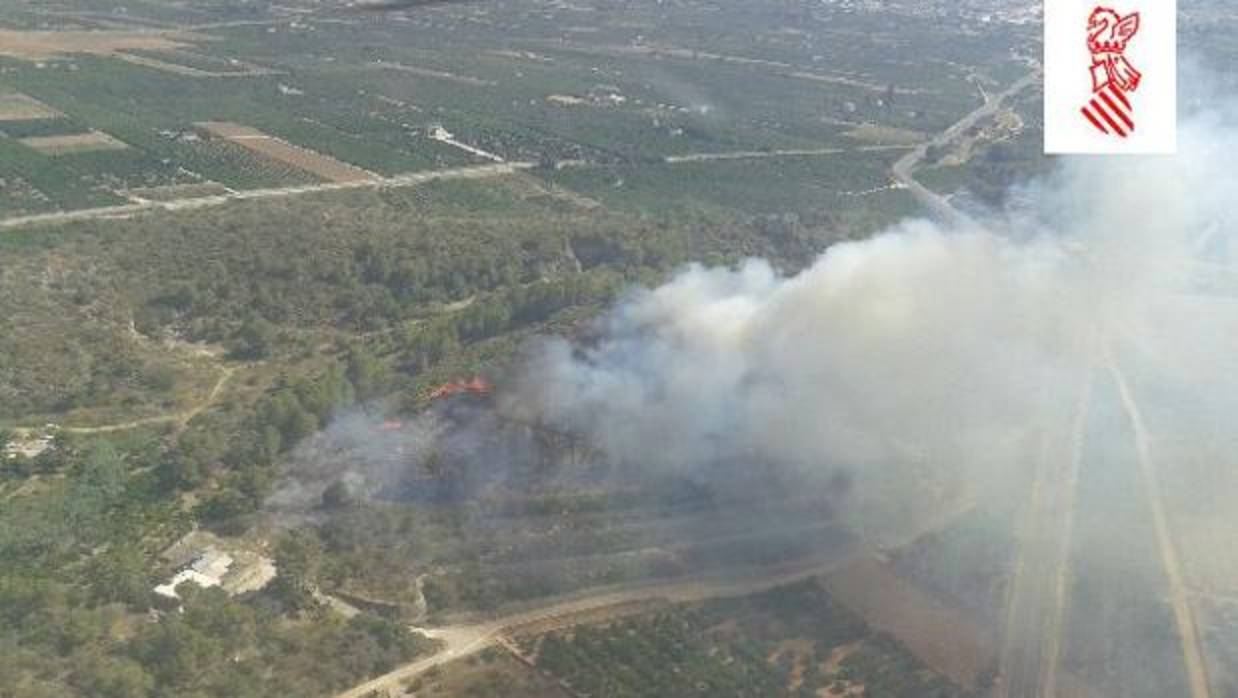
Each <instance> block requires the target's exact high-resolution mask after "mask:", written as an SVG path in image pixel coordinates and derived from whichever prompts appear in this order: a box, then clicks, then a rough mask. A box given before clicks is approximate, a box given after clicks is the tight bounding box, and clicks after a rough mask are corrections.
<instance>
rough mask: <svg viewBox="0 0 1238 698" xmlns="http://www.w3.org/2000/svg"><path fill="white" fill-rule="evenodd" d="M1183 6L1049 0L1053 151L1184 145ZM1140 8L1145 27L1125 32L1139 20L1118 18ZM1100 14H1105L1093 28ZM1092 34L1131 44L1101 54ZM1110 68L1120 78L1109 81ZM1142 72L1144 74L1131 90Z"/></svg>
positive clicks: (1151, 0) (1153, 0)
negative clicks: (1180, 46) (1180, 62)
mask: <svg viewBox="0 0 1238 698" xmlns="http://www.w3.org/2000/svg"><path fill="white" fill-rule="evenodd" d="M1098 10H1099V12H1098ZM1177 10H1178V8H1177V1H1176V0H1116V1H1115V2H1098V1H1097V0H1045V15H1044V20H1045V47H1044V48H1045V56H1044V58H1045V60H1044V67H1045V102H1044V104H1045V114H1044V120H1045V152H1046V153H1050V154H1066V153H1082V154H1097V155H1105V154H1131V155H1134V154H1171V153H1174V152H1176V151H1177V148H1178V13H1177ZM1135 13H1138V20H1137V22H1138V29H1137V30H1136V31H1135V33H1134V35H1133V36H1130V37H1129V38H1128V39H1124V38H1123V36H1124V35H1125V34H1127V33H1129V30H1130V27H1131V24H1132V23H1131V22H1124V23H1121V24H1122V26H1121V27H1117V26H1114V25H1115V24H1117V23H1118V22H1115V21H1111V20H1115V19H1116V20H1124V19H1127V18H1129V17H1131V15H1133V14H1135ZM1093 19H1095V20H1098V21H1096V23H1095V24H1093V26H1092V27H1091V29H1089V20H1093ZM1090 34H1091V35H1094V36H1095V38H1094V40H1093V45H1096V44H1101V43H1104V44H1107V46H1106V47H1105V48H1113V47H1114V45H1115V44H1118V45H1120V44H1122V43H1125V47H1124V48H1122V49H1121V50H1120V51H1115V50H1102V51H1100V52H1098V53H1096V54H1094V53H1093V51H1092V50H1091V48H1090V47H1089V35H1090ZM1123 63H1125V65H1123ZM1107 67H1112V68H1113V70H1112V71H1111V70H1108V69H1107ZM1132 68H1133V70H1132ZM1094 74H1096V75H1097V76H1099V77H1098V79H1094V78H1093V75H1094ZM1110 74H1116V75H1117V76H1118V80H1117V82H1116V83H1114V84H1110V85H1107V86H1106V85H1104V84H1103V83H1104V82H1105V80H1106V75H1110ZM1135 74H1137V75H1138V81H1137V84H1135V85H1134V87H1133V89H1130V86H1129V80H1130V78H1131V76H1133V75H1135ZM1098 83H1100V84H1099V85H1098ZM1124 83H1125V84H1124ZM1124 86H1125V87H1126V89H1123V87H1124ZM1097 88H1099V89H1097ZM1085 111H1086V113H1085Z"/></svg>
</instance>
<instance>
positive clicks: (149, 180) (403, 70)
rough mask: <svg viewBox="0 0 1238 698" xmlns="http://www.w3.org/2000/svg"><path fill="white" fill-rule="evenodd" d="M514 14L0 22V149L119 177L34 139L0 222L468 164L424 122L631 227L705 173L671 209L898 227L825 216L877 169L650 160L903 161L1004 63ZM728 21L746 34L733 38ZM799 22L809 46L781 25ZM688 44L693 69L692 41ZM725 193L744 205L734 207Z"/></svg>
mask: <svg viewBox="0 0 1238 698" xmlns="http://www.w3.org/2000/svg"><path fill="white" fill-rule="evenodd" d="M531 10H532V8H530V7H526V6H525V3H515V4H513V5H510V6H507V5H501V6H489V5H469V4H461V5H455V4H450V5H447V4H445V5H443V6H440V7H435V8H427V9H425V10H424V11H419V12H415V13H414V12H408V13H403V12H400V13H393V14H392V15H391V16H390V17H385V16H383V15H381V14H379V15H374V14H366V13H358V12H348V11H346V10H343V9H335V8H329V7H324V6H322V5H320V4H316V3H308V2H303V3H291V4H290V5H288V6H281V7H272V8H269V9H257V8H254V9H246V10H240V9H236V8H234V7H232V6H231V5H229V4H228V3H206V4H195V5H194V6H193V7H192V8H190V7H187V6H184V5H181V4H174V3H167V4H163V3H158V2H152V3H146V4H144V5H143V6H142V7H141V8H127V9H126V10H123V11H122V10H121V9H120V6H119V5H118V4H115V3H104V4H102V5H100V4H98V3H95V4H91V5H89V6H87V4H86V3H80V2H74V1H68V2H64V3H61V4H60V5H59V6H58V8H57V9H56V10H54V11H51V10H49V11H47V12H45V13H44V12H40V10H39V9H37V8H22V9H7V10H0V31H3V32H6V33H5V34H4V37H5V39H4V41H0V45H3V46H5V47H6V48H5V50H4V51H0V95H3V96H2V97H0V123H2V124H5V125H8V126H10V128H8V129H2V128H0V132H3V133H5V134H6V135H7V136H9V137H10V138H12V139H16V140H19V141H20V140H23V139H43V138H50V137H63V136H68V135H70V134H73V133H95V132H101V133H106V134H108V135H109V136H110V137H112V138H114V139H116V140H117V141H119V142H122V143H124V144H126V145H127V146H128V150H130V151H132V152H131V154H130V158H129V159H128V161H127V162H126V163H125V164H124V165H119V164H116V163H112V162H109V161H107V160H105V159H101V160H99V161H90V162H86V161H82V162H80V163H77V164H75V165H74V166H72V167H69V166H64V165H55V166H54V165H53V164H49V163H46V162H44V161H42V160H40V159H39V158H38V157H36V156H37V155H39V154H41V153H39V151H38V148H39V147H43V148H44V149H46V147H47V146H46V144H47V143H55V142H56V141H50V142H47V141H42V140H35V141H29V140H27V141H26V142H25V143H23V142H17V143H6V144H4V145H5V147H6V148H7V149H8V150H10V151H14V157H13V158H10V159H11V160H13V162H12V163H10V165H9V169H11V170H12V171H11V172H10V173H7V174H8V177H6V178H5V182H6V185H5V187H4V189H5V190H6V191H3V192H0V202H13V203H4V208H2V209H0V217H2V216H5V215H22V214H26V213H29V212H31V211H45V210H75V209H83V208H92V207H97V206H106V205H110V204H115V203H119V202H122V201H124V197H125V191H126V190H129V189H137V188H151V187H160V186H179V185H186V184H212V183H217V184H218V185H222V186H226V187H229V188H232V189H236V190H244V189H255V188H258V189H267V188H279V187H291V186H300V185H304V184H310V183H320V182H324V181H346V180H347V181H351V180H352V179H353V178H354V176H357V173H358V172H359V171H365V172H370V173H374V175H375V176H377V177H389V176H395V175H401V174H405V173H408V172H416V171H426V170H436V169H445V168H453V167H461V166H468V165H474V164H480V163H481V162H484V160H482V159H479V158H478V157H476V155H474V154H473V153H470V152H468V151H467V150H465V149H461V148H454V147H452V146H451V145H449V144H447V143H443V142H440V141H438V140H435V139H433V138H430V137H429V136H430V134H431V133H432V132H433V131H434V129H435V128H437V127H440V126H442V127H445V128H446V129H447V130H448V131H450V132H451V133H452V134H454V135H455V137H456V139H457V140H458V141H460V142H461V143H463V144H466V145H467V146H468V147H469V148H476V149H479V150H480V151H483V152H488V153H493V154H495V155H496V156H498V157H501V158H503V159H505V160H510V161H517V162H540V163H573V168H578V169H590V168H592V167H594V166H599V165H600V166H604V167H618V168H620V169H621V171H620V173H619V176H618V177H612V176H611V175H612V174H613V173H611V172H608V171H606V170H603V171H600V172H596V173H590V172H580V173H578V174H579V176H580V177H581V178H582V181H580V182H579V184H580V185H581V186H582V188H584V189H586V191H582V192H581V193H582V194H584V195H586V196H589V197H592V198H597V197H596V196H595V192H594V191H593V190H595V189H598V188H600V187H605V186H608V184H609V183H610V182H613V181H614V180H615V179H617V178H621V179H623V180H624V181H627V182H632V183H633V184H632V186H633V188H634V191H632V192H631V193H623V192H621V196H620V197H619V198H621V199H626V200H628V201H632V200H635V201H637V202H639V204H640V206H641V207H644V208H658V209H662V210H666V209H668V208H672V207H675V206H679V205H681V204H682V203H684V202H683V201H682V198H681V197H680V196H678V195H676V194H675V192H668V193H669V194H670V197H669V199H667V198H665V197H660V196H658V194H659V191H658V189H659V188H660V187H661V185H662V182H663V181H664V180H665V179H666V178H667V177H672V178H676V179H678V178H680V177H683V178H684V179H685V180H686V181H692V180H695V179H698V178H701V177H713V176H714V175H715V174H716V175H717V179H718V180H719V181H720V182H721V184H720V185H719V187H718V188H717V191H716V192H714V193H713V194H712V195H706V193H705V192H702V196H701V197H697V196H693V197H692V198H693V199H694V201H692V202H690V204H691V205H696V203H698V201H697V200H699V199H701V198H704V199H705V203H710V202H709V199H713V200H725V201H731V202H738V203H743V204H746V203H749V202H755V203H758V204H759V205H760V208H761V210H762V211H770V212H783V210H785V209H787V208H788V207H793V208H803V207H804V204H802V203H800V202H799V201H798V199H803V198H804V197H813V198H815V199H816V200H817V202H818V203H817V207H819V208H831V209H858V210H869V209H873V208H885V209H889V210H894V211H898V212H899V213H902V212H905V211H907V210H909V209H910V204H909V202H907V201H905V200H902V199H901V198H900V197H898V196H895V195H894V194H893V193H891V192H886V191H876V192H874V193H872V194H871V196H872V197H873V199H874V201H840V200H838V199H837V197H838V196H847V195H849V194H854V193H857V192H869V191H870V190H878V189H880V188H881V187H883V186H885V185H886V184H887V183H888V182H887V181H885V179H884V176H883V174H882V172H883V171H884V170H885V169H886V168H887V167H888V165H889V163H890V162H891V158H890V157H888V155H889V154H888V153H882V152H871V153H870V152H856V153H854V154H851V155H847V156H842V157H839V158H837V159H835V160H834V161H832V162H829V161H826V159H824V158H823V162H822V163H821V164H820V166H812V167H811V168H810V169H812V170H813V172H812V174H813V175H814V176H815V177H816V178H817V179H818V181H819V184H818V186H817V187H816V188H811V189H807V190H805V189H795V188H792V189H791V190H789V191H784V190H785V189H787V187H785V186H784V185H783V184H782V183H780V182H779V181H778V180H777V179H773V180H770V179H768V178H766V177H765V176H764V173H765V172H766V170H765V169H763V168H760V167H754V168H753V169H752V170H751V172H750V173H749V174H747V175H746V176H741V175H742V173H741V172H736V173H729V172H727V168H726V167H725V163H724V164H722V165H719V167H718V172H716V173H715V172H714V171H713V168H712V165H713V163H709V165H710V166H709V167H699V168H697V167H695V166H694V167H690V168H688V171H686V172H684V173H683V174H682V175H681V174H680V173H673V174H665V173H662V172H660V171H659V169H658V168H659V166H660V163H662V162H663V160H664V159H665V158H666V157H668V156H694V155H700V154H711V153H727V152H732V153H735V152H771V151H780V150H807V149H820V148H839V149H843V150H855V149H858V148H860V147H862V146H873V145H878V146H880V145H889V146H900V145H903V146H906V145H913V144H914V143H916V142H917V141H918V140H919V139H920V138H922V137H923V135H924V134H932V133H935V132H937V131H939V130H941V129H943V128H945V126H947V125H948V124H950V123H951V122H953V121H954V120H956V119H957V118H959V117H960V116H961V115H962V114H964V113H966V112H967V111H969V110H970V109H973V108H975V107H976V106H977V105H978V104H980V100H981V95H982V93H983V92H982V91H983V89H989V90H996V89H998V88H1000V87H1001V86H1002V85H1004V84H1008V83H1009V82H1010V81H1011V80H1013V79H1014V78H1016V77H1018V76H1019V75H1020V74H1021V72H1022V68H1023V66H1024V65H1025V62H1024V61H1023V59H1021V58H1018V57H1017V56H1013V55H1011V53H1010V51H1009V50H1008V46H1009V42H1008V40H1006V41H1001V42H999V41H996V40H994V39H993V38H992V37H985V36H983V35H976V36H968V37H967V38H966V39H965V40H962V41H941V40H940V39H935V38H932V37H934V36H936V32H935V31H933V30H932V28H931V22H932V20H930V19H928V18H921V19H916V20H914V21H915V22H918V23H920V24H922V25H923V26H921V27H920V28H919V29H917V30H915V31H905V30H900V31H899V32H897V34H895V33H892V32H890V31H888V29H886V28H882V27H879V26H874V25H873V24H872V22H871V21H870V19H868V18H866V17H865V16H862V15H853V14H849V13H840V12H836V11H834V10H831V9H827V8H822V9H820V10H817V11H814V12H811V13H808V14H803V13H796V12H792V11H790V10H788V11H786V12H779V11H775V12H761V13H754V12H750V11H749V10H745V9H743V8H727V9H726V10H725V11H724V12H722V13H711V15H712V16H710V17H709V19H707V20H706V21H707V22H712V23H716V26H715V27H714V28H712V29H710V28H708V27H702V28H690V26H691V25H692V24H693V23H696V22H698V21H699V20H700V18H701V15H700V14H699V13H698V12H695V11H694V10H693V9H691V8H684V9H682V10H679V9H671V8H666V7H662V6H660V5H659V6H657V7H656V9H654V6H653V5H650V7H640V6H636V7H633V8H630V10H628V11H625V13H624V17H623V20H622V21H619V20H618V18H616V17H615V16H613V15H612V14H611V13H609V12H606V11H589V12H585V11H581V10H579V9H567V8H543V7H540V6H539V7H538V8H537V11H531ZM388 20H390V21H388ZM907 21H913V20H907ZM32 24H33V25H37V26H38V29H32V28H31V26H32ZM749 24H750V25H751V26H752V27H753V30H754V31H753V33H751V34H740V33H735V31H734V27H735V26H745V25H749ZM805 24H807V25H808V26H809V27H810V28H811V32H808V31H806V30H791V29H790V27H792V26H796V25H805ZM1019 31H1022V30H1019ZM906 37H914V38H911V39H908V38H906ZM1025 38H1026V39H1028V40H1030V39H1031V35H1030V34H1028V36H1027V37H1025ZM874 39H877V40H879V41H884V42H893V43H906V42H908V41H910V42H912V43H914V44H917V45H916V46H915V47H914V49H915V50H916V51H918V52H919V53H920V54H921V55H924V56H926V59H925V60H924V61H922V62H919V63H917V64H916V65H908V64H902V63H895V62H892V61H890V60H889V59H888V58H885V56H886V55H888V54H889V53H890V52H889V51H888V50H885V49H883V50H880V51H878V50H874V49H872V48H865V46H867V44H866V43H865V42H869V41H872V40H874ZM706 40H707V42H708V45H709V49H708V50H705V49H704V48H702V47H701V46H698V45H695V44H698V43H704V42H706ZM736 85H743V89H742V90H736V89H735V86H736ZM6 105H7V106H6ZM36 120H46V121H48V122H49V123H48V124H46V125H38V124H36V123H35V122H36ZM10 122H13V123H10ZM201 122H234V123H238V124H244V125H246V126H248V127H251V128H254V129H257V130H259V131H261V132H263V133H265V134H268V135H270V136H271V137H272V140H271V141H265V142H262V143H261V144H260V145H261V147H257V145H258V144H257V143H254V144H250V147H248V148H244V149H234V148H230V147H224V146H230V145H233V144H234V143H227V144H222V145H221V144H218V143H205V144H204V143H202V142H200V141H197V140H195V135H196V134H195V133H194V126H193V125H194V124H196V123H201ZM10 131H11V133H10ZM62 142H65V141H62ZM277 144H278V145H277ZM30 145H34V146H37V147H35V148H31V147H30ZM308 153H317V154H318V155H319V156H320V157H313V156H308V155H307V154H308ZM306 157H310V159H311V160H314V161H316V162H317V163H318V165H313V164H312V163H311V162H309V161H302V160H305V158H306ZM290 160H291V161H293V162H294V164H293V165H289V164H288V162H289V161H290ZM327 162H331V163H332V164H330V165H329V166H326V164H325V163H327ZM646 165H648V167H649V168H650V171H649V172H644V171H642V170H643V168H644V167H645V166H646ZM109 166H110V167H112V168H113V169H112V170H110V171H109V170H108V167H109ZM786 166H787V167H791V168H794V169H797V170H798V169H803V168H802V166H800V165H797V164H794V163H792V164H788V165H786ZM307 167H308V170H307V169H306V168H307ZM323 167H326V169H323ZM354 168H355V169H354ZM732 169H735V168H732ZM144 170H149V172H146V171H144ZM629 170H632V171H629ZM693 170H700V171H699V172H696V171H693ZM869 170H872V171H873V172H872V174H871V175H870V174H869ZM169 172H175V173H177V175H176V176H169V175H168V173H169ZM797 174H798V172H797ZM569 176H570V175H565V181H564V182H563V183H562V184H563V185H564V186H567V187H568V188H570V185H571V184H572V182H570V181H567V179H566V178H567V177H569ZM643 180H648V184H647V185H645V184H643V183H642V182H643ZM728 180H734V181H728ZM8 182H12V184H7V183H8ZM10 189H11V190H12V191H8V190H10ZM745 189H747V190H752V192H753V195H752V196H751V197H748V196H745V197H742V198H739V199H737V198H736V193H737V192H739V191H741V190H745ZM170 191H173V190H170ZM769 195H773V196H772V198H768V199H764V200H763V198H762V197H764V196H769ZM832 197H833V198H832ZM624 203H627V202H626V201H625V202H624ZM870 204H875V205H870Z"/></svg>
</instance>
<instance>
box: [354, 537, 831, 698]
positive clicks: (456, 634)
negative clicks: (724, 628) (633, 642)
mask: <svg viewBox="0 0 1238 698" xmlns="http://www.w3.org/2000/svg"><path fill="white" fill-rule="evenodd" d="M852 559H854V558H853V556H843V557H840V558H839V559H837V560H830V561H827V562H818V563H816V564H812V565H806V566H802V567H787V568H784V569H772V570H768V571H766V572H765V573H763V574H760V575H754V576H749V577H746V578H744V577H741V578H733V579H722V578H701V579H696V580H678V581H673V582H662V583H649V584H641V585H636V586H632V587H629V588H626V589H615V590H613V591H604V592H598V593H595V594H592V595H588V596H584V597H581V598H577V599H571V600H566V601H561V602H558V603H552V604H550V605H547V606H543V607H540V608H535V609H530V610H527V611H521V612H518V613H513V614H511V615H507V616H504V617H502V618H498V619H495V620H492V621H486V622H481V623H474V624H460V625H450V626H444V627H441V628H414V629H415V630H418V631H420V632H422V633H423V634H425V635H427V636H428V637H431V638H434V639H436V640H439V641H440V642H441V643H442V647H441V648H440V649H439V651H438V652H436V653H435V654H433V655H431V656H429V657H423V658H421V659H418V660H417V661H414V662H411V663H409V664H405V665H404V666H402V667H399V668H397V669H395V670H394V671H391V672H389V673H387V674H384V675H382V676H379V677H377V678H374V679H371V680H369V681H366V682H365V683H362V684H360V685H357V686H355V687H353V688H351V689H349V690H347V691H344V692H343V693H339V694H337V695H336V697H335V698H368V696H370V695H371V693H372V692H377V695H383V691H388V690H390V691H392V695H400V694H399V693H396V692H395V691H398V690H399V688H400V686H401V685H403V684H404V683H405V682H407V681H410V680H412V679H413V678H414V677H416V676H419V675H421V674H423V673H425V672H427V671H429V670H430V669H432V668H434V667H436V666H439V665H441V664H444V663H446V662H449V661H451V660H453V659H459V658H460V657H465V656H468V655H470V654H473V653H475V652H478V651H480V650H482V649H485V648H486V647H489V646H490V645H492V644H494V643H495V642H497V641H498V639H499V637H500V636H501V635H502V634H503V633H505V632H509V631H511V630H514V629H517V628H519V627H521V626H525V625H529V624H532V623H540V622H544V621H548V620H556V621H561V622H570V620H571V617H572V616H576V615H583V614H587V613H592V612H596V611H598V610H600V609H605V608H608V607H611V606H621V605H627V604H632V603H636V602H641V601H654V600H664V601H667V602H670V603H690V602H693V601H704V600H707V599H716V598H725V597H731V596H745V595H748V594H755V593H757V592H761V591H765V590H767V589H771V588H773V587H777V586H782V585H784V584H790V583H792V582H797V581H800V580H803V579H807V578H809V577H814V576H817V575H821V574H825V573H827V572H831V571H833V570H835V569H837V568H839V567H841V566H842V565H844V564H846V563H847V562H850V561H851V560H852Z"/></svg>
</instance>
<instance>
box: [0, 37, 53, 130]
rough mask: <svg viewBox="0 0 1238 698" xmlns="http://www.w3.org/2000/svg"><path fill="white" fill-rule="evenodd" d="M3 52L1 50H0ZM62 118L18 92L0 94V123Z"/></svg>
mask: <svg viewBox="0 0 1238 698" xmlns="http://www.w3.org/2000/svg"><path fill="white" fill-rule="evenodd" d="M0 52H3V49H0ZM59 116H63V114H61V113H60V112H58V111H56V110H55V109H52V108H51V107H49V106H47V105H46V104H44V103H42V102H40V101H39V100H37V99H35V98H34V97H29V96H27V95H24V94H22V93H20V92H0V121H29V120H33V119H54V118H56V117H59Z"/></svg>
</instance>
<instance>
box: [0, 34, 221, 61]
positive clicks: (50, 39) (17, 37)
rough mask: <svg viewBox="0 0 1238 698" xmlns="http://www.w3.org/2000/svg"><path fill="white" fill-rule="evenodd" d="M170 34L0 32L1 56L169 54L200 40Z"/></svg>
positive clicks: (32, 58) (46, 57)
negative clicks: (137, 51) (161, 52)
mask: <svg viewBox="0 0 1238 698" xmlns="http://www.w3.org/2000/svg"><path fill="white" fill-rule="evenodd" d="M199 38H201V37H194V36H192V35H189V34H185V33H182V32H168V31H15V30H8V29H0V55H4V56H12V57H13V58H20V59H23V60H27V61H46V60H50V59H53V58H63V57H66V56H70V55H72V54H75V53H77V54H80V53H88V54H94V55H99V56H107V55H112V54H115V53H118V52H120V51H131V50H148V51H169V50H176V49H181V48H188V47H189V46H190V44H189V43H188V42H189V41H191V40H194V39H199Z"/></svg>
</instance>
